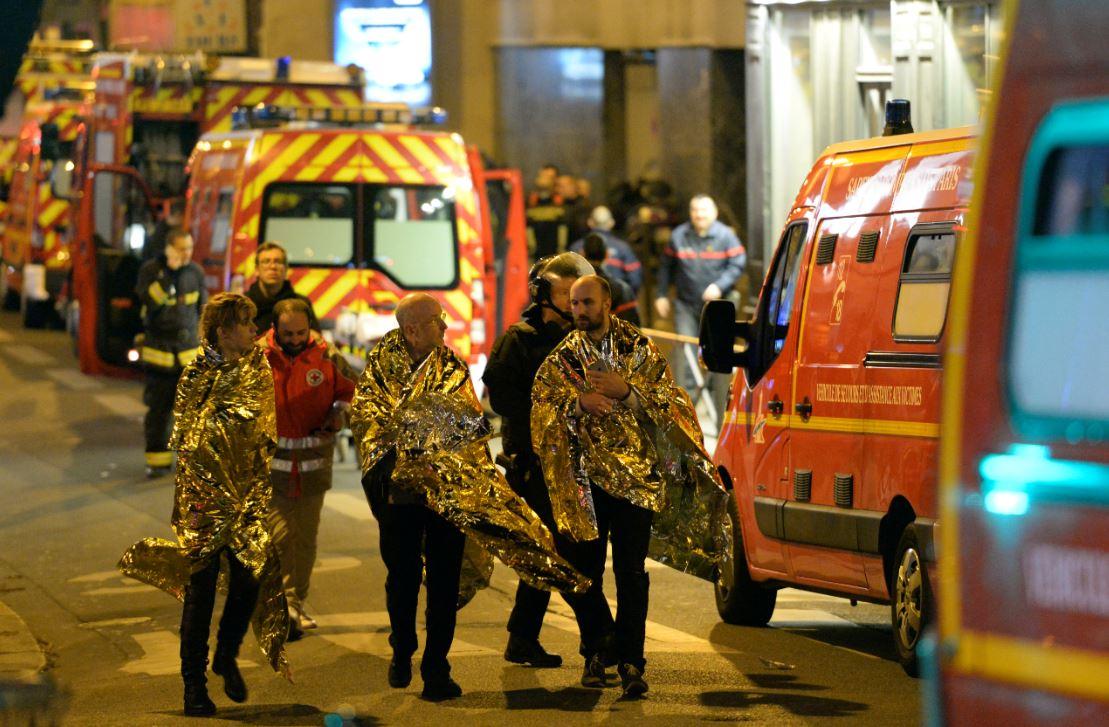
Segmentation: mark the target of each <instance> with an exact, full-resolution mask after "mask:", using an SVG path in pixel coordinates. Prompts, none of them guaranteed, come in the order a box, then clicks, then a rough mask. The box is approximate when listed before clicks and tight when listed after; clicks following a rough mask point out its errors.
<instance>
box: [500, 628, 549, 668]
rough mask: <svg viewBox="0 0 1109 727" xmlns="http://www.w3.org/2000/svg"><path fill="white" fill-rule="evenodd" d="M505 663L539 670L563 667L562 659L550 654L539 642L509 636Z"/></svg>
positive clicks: (505, 651)
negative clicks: (509, 662) (524, 665)
mask: <svg viewBox="0 0 1109 727" xmlns="http://www.w3.org/2000/svg"><path fill="white" fill-rule="evenodd" d="M504 658H505V661H511V662H512V663H513V664H529V665H530V666H534V667H536V668H538V669H555V668H557V667H560V666H562V657H561V656H559V655H558V654H550V653H548V652H547V650H546V649H544V648H543V647H542V646H541V645H540V644H539V640H538V639H536V640H535V641H528V640H526V639H524V638H521V637H519V636H515V635H513V634H509V636H508V646H506V647H505V650H504Z"/></svg>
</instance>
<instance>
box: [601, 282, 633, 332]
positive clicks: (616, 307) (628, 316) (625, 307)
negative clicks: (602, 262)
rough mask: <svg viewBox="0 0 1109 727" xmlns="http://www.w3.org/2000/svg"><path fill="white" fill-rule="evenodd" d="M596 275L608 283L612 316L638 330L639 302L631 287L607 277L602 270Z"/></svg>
mask: <svg viewBox="0 0 1109 727" xmlns="http://www.w3.org/2000/svg"><path fill="white" fill-rule="evenodd" d="M598 274H599V275H600V276H601V277H602V278H604V279H605V280H607V281H608V287H609V289H611V290H612V315H614V316H616V317H617V318H620V319H622V320H625V321H627V322H628V323H631V324H632V325H633V326H636V327H637V328H638V327H639V325H640V322H639V301H638V300H637V299H636V297H635V293H633V292H632V288H631V286H630V285H628V284H627V283H625V282H624V281H623V280H621V279H620V278H614V277H612V276H611V275H609V274H608V270H602V271H600V273H598Z"/></svg>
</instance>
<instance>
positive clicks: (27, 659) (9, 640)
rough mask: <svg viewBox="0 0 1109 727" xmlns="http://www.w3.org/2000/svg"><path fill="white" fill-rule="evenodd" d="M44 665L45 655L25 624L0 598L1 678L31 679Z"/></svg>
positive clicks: (11, 679)
mask: <svg viewBox="0 0 1109 727" xmlns="http://www.w3.org/2000/svg"><path fill="white" fill-rule="evenodd" d="M45 668H46V654H45V653H44V652H43V650H42V647H41V646H40V645H39V642H38V640H37V639H35V637H34V635H33V634H32V633H31V630H30V629H29V628H27V624H26V623H25V622H24V621H23V619H22V618H20V617H19V614H17V613H16V612H15V611H13V610H12V609H11V608H9V607H8V605H7V604H6V603H4V602H3V601H0V681H19V680H30V679H34V678H35V677H37V676H38V675H39V674H40V673H41V672H42V671H43V670H44V669H45Z"/></svg>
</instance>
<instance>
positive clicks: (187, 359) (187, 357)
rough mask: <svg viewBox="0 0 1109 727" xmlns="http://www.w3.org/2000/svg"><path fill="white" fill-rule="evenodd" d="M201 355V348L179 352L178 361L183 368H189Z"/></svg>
mask: <svg viewBox="0 0 1109 727" xmlns="http://www.w3.org/2000/svg"><path fill="white" fill-rule="evenodd" d="M199 354H200V348H190V349H188V350H187V351H178V352H177V360H178V362H180V364H181V365H182V366H188V365H189V364H191V363H192V362H193V361H194V360H195V359H196V357H197V356H198V355H199Z"/></svg>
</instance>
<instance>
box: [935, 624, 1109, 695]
mask: <svg viewBox="0 0 1109 727" xmlns="http://www.w3.org/2000/svg"><path fill="white" fill-rule="evenodd" d="M953 643H954V644H955V646H956V650H955V654H954V656H953V657H952V659H953V661H952V666H953V667H954V669H955V670H956V671H958V672H962V673H964V674H969V675H975V676H981V677H985V678H987V679H997V680H999V681H1003V682H1009V683H1012V684H1019V685H1023V686H1028V687H1032V688H1034V689H1040V690H1050V691H1054V692H1062V693H1065V694H1074V695H1077V696H1080V697H1085V698H1086V699H1096V700H1103V699H1105V694H1106V686H1105V685H1106V684H1109V658H1106V657H1105V656H1104V655H1102V654H1099V653H1097V652H1096V651H1091V650H1087V649H1076V648H1072V647H1065V646H1058V645H1055V644H1051V643H1050V642H1047V641H1028V640H1025V639H1015V638H1012V637H1008V636H997V635H994V634H988V633H983V632H981V631H970V630H963V631H962V632H960V634H959V636H958V637H957V639H956V641H954V642H953Z"/></svg>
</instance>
